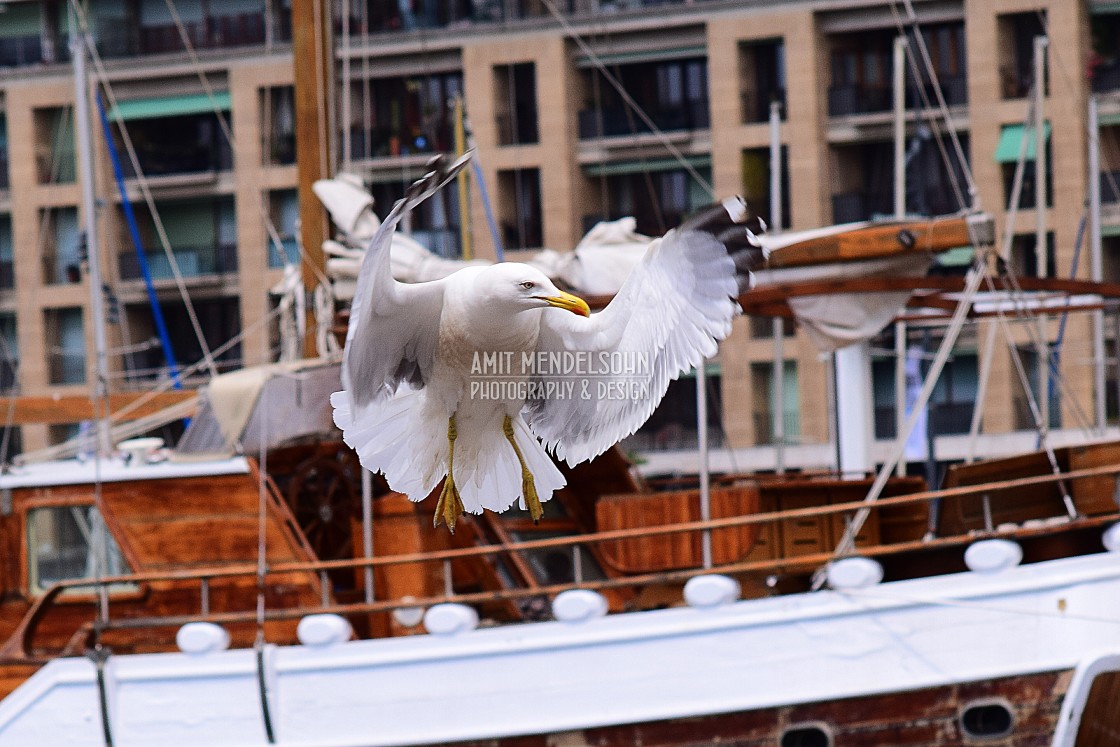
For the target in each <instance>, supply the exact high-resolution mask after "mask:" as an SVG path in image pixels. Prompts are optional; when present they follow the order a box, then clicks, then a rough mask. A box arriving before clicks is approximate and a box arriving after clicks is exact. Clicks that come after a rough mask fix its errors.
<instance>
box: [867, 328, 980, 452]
mask: <svg viewBox="0 0 1120 747" xmlns="http://www.w3.org/2000/svg"><path fill="white" fill-rule="evenodd" d="M891 334H892V335H893V331H892V332H891ZM880 339H882V338H880ZM932 344H933V343H927V347H931V346H932ZM907 355H908V358H907V361H906V363H905V366H906V395H907V402H908V403H912V402H913V401H915V400H916V399H917V396H918V391H919V390H920V389H921V386H922V382H923V381H924V379H925V374H926V371H927V370H928V369H929V362H930V358H929V354H927V353H926V350H925V349H924V348H922V347H921V346H918V345H912V346H911V347H910V348H909V352H908V353H907ZM895 365H896V363H895V359H894V358H893V357H882V358H877V359H876V360H873V361H872V362H871V382H872V385H871V389H872V396H873V400H874V403H875V438H879V439H892V438H895V437H896V435H897V432H898V427H897V423H896V422H895V412H896V409H897V408H896V407H895V405H896V400H895V385H894V384H895ZM978 382H979V366H978V365H977V358H976V354H975V353H957V354H954V355H953V357H952V358H950V359H949V360H948V361H947V362H946V363H945V367H944V368H943V369H942V370H941V376H940V377H939V378H938V380H937V384H936V385H934V388H933V393H932V394H931V395H930V398H929V404H928V405H927V408H926V416H925V417H924V418H922V419H920V420H919V421H918V424H917V425H916V426H915V433H916V434H917V435H915V436H912V437H911V438H912V439H916V440H918V441H921V442H923V443H924V441H925V438H926V432H927V431H928V432H929V433H931V434H932V435H935V436H940V435H946V434H954V433H968V431H969V428H970V427H971V425H972V412H973V409H974V408H975V404H976V394H977V391H978V386H979V384H978ZM907 407H908V408H909V407H910V405H909V404H907ZM907 414H909V410H907Z"/></svg>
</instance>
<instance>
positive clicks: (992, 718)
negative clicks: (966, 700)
mask: <svg viewBox="0 0 1120 747" xmlns="http://www.w3.org/2000/svg"><path fill="white" fill-rule="evenodd" d="M1014 723H1015V718H1014V716H1012V715H1011V709H1010V708H1008V707H1007V704H1006V703H1002V702H998V701H997V702H991V701H988V702H981V703H973V704H972V705H970V706H969V707H968V708H966V709H964V712H963V713H961V729H962V730H963V731H964V735H965V736H966V737H969V738H971V739H999V738H1001V737H1005V736H1007V735H1008V734H1010V733H1011V727H1012V726H1013V725H1014Z"/></svg>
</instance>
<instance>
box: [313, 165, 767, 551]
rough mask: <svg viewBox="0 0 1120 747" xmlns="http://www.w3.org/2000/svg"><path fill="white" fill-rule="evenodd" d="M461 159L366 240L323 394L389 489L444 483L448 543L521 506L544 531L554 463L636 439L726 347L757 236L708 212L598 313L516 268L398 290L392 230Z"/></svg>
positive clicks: (742, 209)
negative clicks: (337, 367)
mask: <svg viewBox="0 0 1120 747" xmlns="http://www.w3.org/2000/svg"><path fill="white" fill-rule="evenodd" d="M470 156H471V154H470V153H469V152H468V153H467V154H465V155H464V156H462V157H460V158H459V159H458V160H455V161H451V160H450V159H449V158H447V157H444V156H437V157H436V158H435V159H433V161H432V162H431V164H430V171H429V172H428V173H427V174H425V176H423V177H422V178H421V179H420V180H418V181H417V182H416V183H414V184H413V185H412V186H411V187H410V188H409V189H408V191H407V193H406V195H405V197H404V198H403V199H402V200H400V201H398V202H397V203H396V205H394V206H393V209H392V211H390V213H389V215H388V216H387V217H386V218H385V219H384V221H382V223H381V226H380V227H379V229H378V231H377V233H376V234H375V235H374V236H373V238H372V239H371V241H370V244H369V247H368V249H367V250H366V253H365V256H364V258H363V260H362V266H361V270H360V271H359V274H358V280H357V287H356V292H355V296H354V300H353V303H352V306H351V310H350V326H349V329H348V330H347V334H346V347H345V351H344V354H343V356H344V357H343V363H342V386H343V389H344V391H340V392H335V393H334V394H333V395H331V405H332V406H333V408H334V420H335V423H336V425H338V427H339V428H340V429H341V430H342V433H343V439H344V440H345V442H346V443H347V444H348V445H349V446H350V447H352V448H353V449H354V450H355V451H356V452H357V454H358V457H359V459H360V461H361V463H362V464H363V466H365V467H366V468H367V469H369V470H371V471H374V472H377V471H380V472H382V473H383V474H384V475H385V478H386V480H387V482H388V483H389V485H390V487H391V488H392V489H394V490H396V491H398V492H400V493H404V494H405V495H407V496H408V497H409V498H411V499H412V500H413V501H420V500H423V499H424V498H425V497H426V496H427V495H429V494H430V493H432V492H433V491H434V490H435V488H436V487H437V486H438V485H439V484H440V481H441V480H442V481H443V487H442V490H441V491H440V495H439V499H438V502H437V504H436V511H435V518H434V525H435V526H439V525H440V524H441V523H446V524H447V527H448V529H450V530H451V531H452V532H454V530H455V522H456V521H457V520H458V518H459V517H460V516H461V515H462V514H463V513H464V512H470V513H475V514H478V513H482V511H483V509H490V510H493V511H499V512H500V511H504V510H506V509H508V508H509V507H510V506H512V505H513V504H514V503H515V502H517V503H518V504H519V505H520V507H521V509H522V510H527V511H528V512H529V515H530V516H531V517H532V519H533V520H534V521H539V520H540V518H541V516H542V515H543V509H542V507H541V503H542V502H544V501H547V500H548V499H549V498H550V497H551V496H552V494H553V493H554V492H555V491H556V490H558V489H559V488H561V487H563V486H564V483H565V481H564V477H563V475H562V474H561V473H560V470H559V469H558V468H557V467H556V464H555V462H554V461H553V458H552V457H551V456H550V454H549V452H552V454H554V455H555V457H556V458H557V459H562V460H564V461H565V462H567V463H568V464H569V465H576V464H578V463H580V462H583V461H586V460H589V459H593V458H594V457H596V456H598V455H599V454H601V453H603V452H604V451H606V450H607V449H608V448H610V447H611V446H612V445H614V444H615V443H617V442H618V441H620V440H621V439H623V438H625V437H626V436H628V435H630V434H632V433H633V432H634V431H636V430H637V429H638V428H639V427H641V426H642V424H643V423H645V421H646V420H647V419H648V418H649V416H650V415H651V414H652V413H653V411H654V409H655V408H656V407H657V405H658V403H659V402H660V401H661V398H662V397H663V396H664V394H665V390H666V389H667V388H668V386H669V382H670V380H672V379H675V378H677V377H678V376H680V374H681V373H684V372H686V371H689V370H690V369H692V368H693V367H695V366H697V365H699V364H701V363H702V361H703V360H704V359H705V358H708V357H710V356H712V355H714V354H715V353H716V349H717V343H718V341H719V340H722V339H723V338H724V337H726V336H727V335H728V334H729V333H730V332H731V320H732V318H733V317H734V316H735V315H736V314H737V313H739V306H738V304H737V303H736V301H735V300H734V299H735V297H736V296H738V295H739V294H741V293H742V292H744V291H745V290H746V289H747V288H748V287H749V286H750V270H751V269H752V268H754V267H757V266H759V265H760V264H761V263H762V261H763V257H762V250H761V248H760V245H759V241H758V239H757V236H756V233H761V232H762V231H763V230H764V229H765V226H764V224H763V223H762V221H761V220H759V219H757V218H753V219H752V218H751V217H750V215H749V213H748V210H747V206H746V204H745V203H744V202H743V200H742V199H741V198H737V197H736V198H731V199H728V200H725V201H723V202H722V203H718V204H716V205H714V206H712V207H711V208H708V209H706V210H705V211H702V212H701V213H700V214H698V215H697V216H696V217H694V218H692V219H691V220H689V221H687V222H686V223H685V224H684V225H682V226H681V227H680V228H677V229H674V230H671V231H669V232H668V233H667V234H666V235H665V236H664V237H663V238H660V239H655V240H654V241H653V242H652V243H651V244H650V247H649V249H648V250H647V251H646V254H645V256H644V257H643V259H642V261H641V262H640V263H639V264H638V265H637V267H636V268H635V269H634V271H633V272H632V273H631V274H630V276H629V277H628V279H627V280H626V282H625V283H624V284H623V286H622V288H621V289H620V290H619V292H618V293H617V294H616V295H615V297H614V299H613V300H612V301H611V302H610V303H609V304H608V305H607V306H606V308H604V309H603V310H602V311H600V312H598V313H595V314H592V313H591V311H590V309H589V308H588V305H587V303H586V302H585V301H584V300H583V299H581V298H578V297H576V296H574V295H572V294H570V293H567V292H565V291H563V290H561V289H559V288H557V287H556V285H554V284H553V282H552V281H551V280H549V279H548V277H546V276H545V275H544V274H543V273H542V272H540V271H539V270H537V269H536V268H533V267H530V266H529V265H525V264H521V263H517V262H503V263H499V264H496V265H491V266H485V267H466V268H463V269H461V270H459V271H457V272H455V273H453V274H452V275H449V276H447V277H445V278H442V279H440V280H434V281H431V282H425V283H414V284H406V283H400V282H397V281H396V280H394V279H393V277H392V273H391V270H390V257H389V254H390V246H391V244H392V236H393V231H394V230H395V229H396V227H397V225H398V224H399V223H400V222H401V220H402V219H403V218H404V217H405V216H406V215H408V213H409V212H410V211H412V210H413V209H415V207H416V206H417V205H418V204H420V203H421V202H422V201H423V200H425V199H426V198H428V197H429V196H431V195H432V194H434V193H435V192H436V191H437V190H439V189H440V188H441V187H443V186H444V185H445V184H447V183H448V182H449V181H450V180H451V179H453V178H454V177H455V175H456V174H457V173H458V172H459V171H460V170H461V169H462V168H463V167H464V166H465V165H466V164H467V163H468V161H469V159H470Z"/></svg>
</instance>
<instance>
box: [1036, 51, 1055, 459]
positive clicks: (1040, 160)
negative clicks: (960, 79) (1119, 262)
mask: <svg viewBox="0 0 1120 747" xmlns="http://www.w3.org/2000/svg"><path fill="white" fill-rule="evenodd" d="M1048 43H1049V41H1048V40H1047V38H1046V37H1045V36H1036V37H1035V38H1034V164H1035V169H1034V215H1035V224H1034V262H1035V276H1036V277H1040V278H1044V277H1046V269H1047V267H1046V265H1047V262H1046V260H1047V254H1048V251H1047V247H1046V168H1047V164H1046V132H1045V127H1046V113H1045V112H1044V111H1043V102H1044V101H1045V99H1046V73H1045V70H1046V45H1047V44H1048ZM1049 321H1050V320H1049V317H1047V315H1046V314H1044V313H1039V315H1038V353H1037V355H1038V410H1039V421H1040V422H1039V430H1040V431H1041V432H1042V434H1043V435H1042V437H1043V438H1044V439H1045V438H1047V437H1048V434H1049V433H1050V376H1051V373H1050V366H1051V363H1052V358H1051V354H1050V335H1049V330H1048V326H1049Z"/></svg>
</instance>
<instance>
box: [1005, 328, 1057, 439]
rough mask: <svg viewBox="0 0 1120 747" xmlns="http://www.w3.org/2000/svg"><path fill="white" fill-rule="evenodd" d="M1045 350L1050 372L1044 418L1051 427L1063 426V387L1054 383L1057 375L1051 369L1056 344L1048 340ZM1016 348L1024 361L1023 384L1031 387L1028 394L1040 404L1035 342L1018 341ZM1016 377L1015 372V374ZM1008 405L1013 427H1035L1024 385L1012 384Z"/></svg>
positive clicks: (1029, 428) (1019, 428)
mask: <svg viewBox="0 0 1120 747" xmlns="http://www.w3.org/2000/svg"><path fill="white" fill-rule="evenodd" d="M1046 350H1047V352H1046V353H1045V354H1044V355H1045V356H1046V357H1048V358H1050V362H1049V364H1048V365H1049V366H1050V368H1051V375H1050V377H1049V383H1048V385H1047V394H1048V401H1049V408H1047V415H1048V417H1047V421H1048V423H1049V427H1050V428H1061V427H1062V390H1061V389H1060V388H1059V387H1058V385H1057V380H1056V376H1055V374H1054V373H1053V366H1055V365H1057V362H1058V361H1057V360H1056V358H1055V355H1056V350H1057V346H1056V345H1054V344H1053V343H1050V342H1047V344H1046ZM1017 352H1018V354H1019V358H1020V360H1022V361H1023V369H1024V371H1025V372H1026V379H1027V381H1026V386H1027V388H1028V389H1030V391H1031V394H1032V395H1033V396H1034V401H1035V404H1036V405H1037V406H1039V407H1041V405H1042V397H1041V396H1040V395H1041V393H1042V390H1041V388H1040V382H1039V380H1038V379H1039V373H1040V370H1039V355H1038V350H1037V348H1035V346H1034V345H1019V346H1017ZM1015 379H1018V376H1016V377H1015ZM1012 392H1013V394H1012V397H1011V407H1012V411H1013V412H1014V414H1015V419H1014V422H1015V429H1016V430H1027V431H1033V430H1035V429H1036V427H1037V424H1036V423H1035V418H1034V412H1033V411H1032V410H1031V406H1030V401H1029V399H1028V398H1027V395H1026V393H1025V392H1024V391H1023V387H1022V385H1021V383H1020V384H1013V385H1012Z"/></svg>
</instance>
